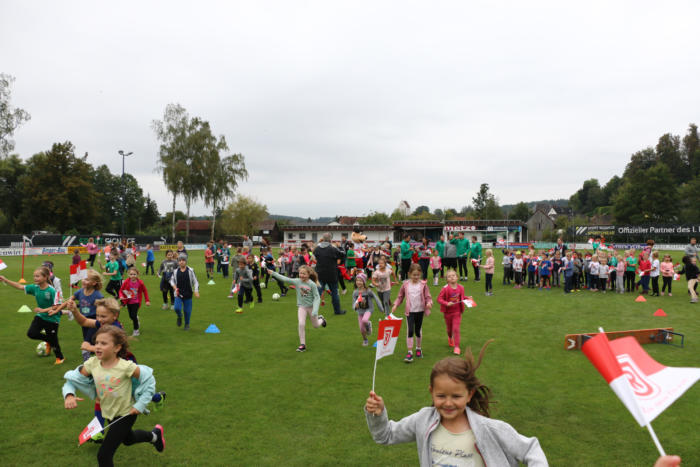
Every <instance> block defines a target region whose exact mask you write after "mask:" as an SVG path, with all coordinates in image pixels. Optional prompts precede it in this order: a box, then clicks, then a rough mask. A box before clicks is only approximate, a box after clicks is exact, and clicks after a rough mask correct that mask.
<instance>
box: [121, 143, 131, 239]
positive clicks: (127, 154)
mask: <svg viewBox="0 0 700 467" xmlns="http://www.w3.org/2000/svg"><path fill="white" fill-rule="evenodd" d="M132 154H133V152H126V153H125V152H124V151H122V150H121V149H120V150H119V155H120V156H122V240H123V239H124V236H125V235H126V231H125V228H124V211H126V183H124V159H126V158H127V157H128V156H130V155H132Z"/></svg>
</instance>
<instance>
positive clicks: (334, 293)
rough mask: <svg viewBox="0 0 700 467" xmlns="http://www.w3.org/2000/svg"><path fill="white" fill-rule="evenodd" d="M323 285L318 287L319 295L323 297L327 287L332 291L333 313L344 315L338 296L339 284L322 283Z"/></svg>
mask: <svg viewBox="0 0 700 467" xmlns="http://www.w3.org/2000/svg"><path fill="white" fill-rule="evenodd" d="M320 284H321V285H319V286H318V293H319V295H323V291H324V290H325V288H326V287H328V290H330V291H331V300H333V311H334V312H335V314H336V315H339V314H341V313H342V310H341V309H340V296H338V283H337V282H320Z"/></svg>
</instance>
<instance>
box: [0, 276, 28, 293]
mask: <svg viewBox="0 0 700 467" xmlns="http://www.w3.org/2000/svg"><path fill="white" fill-rule="evenodd" d="M0 282H4V283H5V284H7V285H9V286H10V287H14V288H15V289H17V290H24V285H22V284H20V283H19V282H15V281H11V280H10V279H8V278H7V277H5V276H0Z"/></svg>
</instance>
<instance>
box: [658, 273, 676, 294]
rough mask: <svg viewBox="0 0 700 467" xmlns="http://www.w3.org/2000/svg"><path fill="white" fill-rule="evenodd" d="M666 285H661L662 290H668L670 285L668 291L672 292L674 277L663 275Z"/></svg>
mask: <svg viewBox="0 0 700 467" xmlns="http://www.w3.org/2000/svg"><path fill="white" fill-rule="evenodd" d="M663 281H664V285H663V286H662V287H661V291H662V292H665V291H666V286H668V293H671V284H672V283H673V277H666V276H663Z"/></svg>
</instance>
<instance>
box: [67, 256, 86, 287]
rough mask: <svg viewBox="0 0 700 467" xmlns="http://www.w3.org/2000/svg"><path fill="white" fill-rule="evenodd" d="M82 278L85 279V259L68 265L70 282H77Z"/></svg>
mask: <svg viewBox="0 0 700 467" xmlns="http://www.w3.org/2000/svg"><path fill="white" fill-rule="evenodd" d="M82 279H87V261H81V262H80V263H79V264H71V266H70V283H71V284H77V283H78V281H80V280H82Z"/></svg>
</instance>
